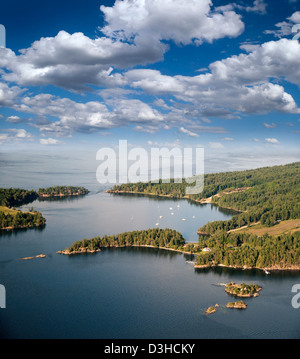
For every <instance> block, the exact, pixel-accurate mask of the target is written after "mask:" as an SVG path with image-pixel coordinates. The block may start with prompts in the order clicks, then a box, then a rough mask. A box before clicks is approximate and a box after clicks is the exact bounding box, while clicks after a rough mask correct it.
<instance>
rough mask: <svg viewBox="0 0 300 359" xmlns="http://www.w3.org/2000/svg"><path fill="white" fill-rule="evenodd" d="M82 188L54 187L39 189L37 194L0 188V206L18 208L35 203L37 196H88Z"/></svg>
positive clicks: (30, 191) (32, 191) (17, 189)
mask: <svg viewBox="0 0 300 359" xmlns="http://www.w3.org/2000/svg"><path fill="white" fill-rule="evenodd" d="M88 193H89V191H88V190H87V189H86V188H84V187H74V186H56V187H48V188H40V189H39V190H38V192H36V191H34V190H25V189H20V188H0V206H5V207H8V208H12V207H19V206H22V205H24V204H28V203H31V202H33V201H35V200H36V199H37V198H38V197H39V196H44V195H45V196H49V197H51V196H56V195H60V196H74V195H84V194H88Z"/></svg>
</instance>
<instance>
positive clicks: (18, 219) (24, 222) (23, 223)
mask: <svg viewBox="0 0 300 359" xmlns="http://www.w3.org/2000/svg"><path fill="white" fill-rule="evenodd" d="M45 224H46V219H45V218H44V217H43V216H42V214H41V213H40V212H38V211H30V212H21V211H16V213H6V212H5V211H0V229H17V228H34V227H35V228H40V227H44V226H45Z"/></svg>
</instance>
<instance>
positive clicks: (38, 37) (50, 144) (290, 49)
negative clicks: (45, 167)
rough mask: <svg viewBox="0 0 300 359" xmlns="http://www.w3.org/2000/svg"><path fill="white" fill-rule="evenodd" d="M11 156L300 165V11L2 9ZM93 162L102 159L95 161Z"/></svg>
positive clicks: (0, 58)
mask: <svg viewBox="0 0 300 359" xmlns="http://www.w3.org/2000/svg"><path fill="white" fill-rule="evenodd" d="M0 24H3V25H4V26H5V27H6V33H7V34H6V48H0V76H1V77H0V146H1V150H0V151H1V152H7V151H18V150H19V151H23V152H24V150H26V151H37V150H38V151H42V152H44V153H46V152H47V153H53V154H57V153H61V152H62V151H69V152H71V151H73V152H74V151H75V152H76V151H80V152H81V153H82V152H84V151H86V153H87V156H93V154H95V153H96V151H97V149H99V148H101V147H103V146H108V145H111V146H115V145H117V144H118V141H119V140H122V139H127V140H128V142H129V144H130V145H131V146H144V147H149V146H150V147H151V146H169V147H172V146H181V147H187V146H202V147H204V148H205V153H206V158H207V161H208V162H209V165H208V168H209V170H210V171H220V170H228V169H229V170H235V169H243V168H254V167H260V166H264V165H274V164H281V163H288V162H293V161H296V160H298V159H299V152H300V151H299V133H300V128H299V127H300V92H299V87H300V43H299V41H297V40H293V37H294V36H295V33H293V26H295V25H297V24H300V1H299V0H281V1H274V0H272V1H271V0H247V1H241V0H237V1H235V2H229V1H224V0H213V1H210V0H185V1H179V0H164V1H162V0H117V1H101V0H99V1H97V0H85V1H79V0H72V1H71V0H61V1H56V0H53V1H52V2H49V3H45V2H41V1H36V0H35V1H32V0H28V1H26V2H24V1H20V0H11V1H6V0H4V1H2V2H1V11H0ZM91 154H92V155H91Z"/></svg>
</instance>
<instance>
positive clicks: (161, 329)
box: [0, 191, 300, 339]
mask: <svg viewBox="0 0 300 359" xmlns="http://www.w3.org/2000/svg"><path fill="white" fill-rule="evenodd" d="M178 204H179V205H180V206H179V207H177V205H178ZM29 206H32V205H29ZM33 206H34V208H36V209H38V210H40V211H41V212H42V213H43V214H44V216H45V217H46V219H47V226H46V228H45V229H44V230H42V231H38V230H27V231H18V232H7V233H4V234H2V235H1V236H0V283H1V284H3V285H5V287H6V294H7V298H6V299H7V308H6V309H0V337H5V338H108V339H115V338H125V339H129V338H138V339H141V338H148V339H164V338H165V339H169V338H191V339H196V338H300V309H298V310H297V309H294V308H293V307H292V305H291V300H292V296H293V295H294V294H292V293H291V288H292V286H293V285H294V284H296V283H300V274H299V273H297V272H294V273H292V272H285V273H272V274H270V275H269V276H266V275H265V274H264V272H262V271H256V270H252V271H237V270H230V269H222V268H217V269H212V270H195V269H194V268H193V265H191V264H190V263H187V262H186V261H187V260H191V259H192V258H191V257H189V256H186V255H183V254H179V253H174V252H169V251H166V250H157V249H150V248H139V249H138V248H125V249H124V248H120V249H106V250H103V251H102V252H101V253H98V254H95V255H81V256H74V257H67V256H62V255H59V254H56V251H58V250H60V249H64V248H66V247H68V246H69V245H70V244H71V243H73V242H74V241H77V240H81V239H83V238H90V237H93V236H96V235H104V234H117V233H120V232H123V231H130V230H135V229H147V228H154V227H155V226H156V224H157V223H159V226H160V227H161V228H166V227H169V228H174V229H177V230H179V231H180V232H181V233H183V235H184V236H185V238H186V239H187V241H192V242H196V241H197V235H196V231H197V229H198V228H199V227H200V226H201V225H203V224H205V223H207V222H208V221H212V220H218V219H228V218H230V217H231V214H230V213H228V211H222V210H220V209H218V208H217V207H213V206H211V205H202V206H200V205H195V204H191V203H189V202H187V201H180V202H178V201H174V200H170V199H162V200H158V199H155V198H147V197H137V196H115V195H109V194H104V193H97V192H96V191H94V192H92V193H91V194H90V195H88V196H86V197H83V198H75V199H72V200H65V201H53V202H49V201H44V202H39V201H36V202H34V203H33ZM25 208H26V207H25ZM170 208H172V209H170ZM171 213H174V214H173V215H172V214H171ZM160 216H162V218H159V217H160ZM182 218H185V219H186V221H182ZM41 253H43V254H46V255H47V257H46V258H44V259H39V258H36V259H33V260H28V261H22V260H19V259H20V258H23V257H28V256H35V255H38V254H41ZM229 281H236V282H248V283H252V282H255V283H257V284H259V285H261V286H262V287H263V290H262V292H261V295H260V296H259V297H258V298H250V299H246V300H245V302H247V304H248V308H247V309H246V310H245V311H237V310H229V309H226V308H225V305H226V303H227V302H229V301H232V300H233V298H232V297H230V296H228V295H227V294H226V293H225V291H224V288H223V287H221V286H217V284H218V283H226V282H229ZM216 303H218V304H219V305H220V309H219V311H218V312H217V313H215V314H213V315H211V316H206V315H205V314H204V313H205V310H206V309H207V307H209V306H212V305H215V304H216Z"/></svg>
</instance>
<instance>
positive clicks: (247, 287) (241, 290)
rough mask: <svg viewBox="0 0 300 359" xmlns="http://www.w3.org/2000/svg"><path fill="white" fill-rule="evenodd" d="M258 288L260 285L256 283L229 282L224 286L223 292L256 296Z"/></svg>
mask: <svg viewBox="0 0 300 359" xmlns="http://www.w3.org/2000/svg"><path fill="white" fill-rule="evenodd" d="M260 290H261V287H259V286H258V285H257V284H245V283H242V284H235V283H233V282H230V283H227V284H226V286H225V292H226V293H228V294H232V295H234V296H236V297H257V296H258V295H259V294H258V292H259V291H260Z"/></svg>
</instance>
